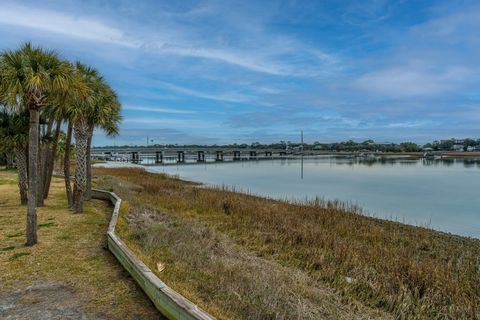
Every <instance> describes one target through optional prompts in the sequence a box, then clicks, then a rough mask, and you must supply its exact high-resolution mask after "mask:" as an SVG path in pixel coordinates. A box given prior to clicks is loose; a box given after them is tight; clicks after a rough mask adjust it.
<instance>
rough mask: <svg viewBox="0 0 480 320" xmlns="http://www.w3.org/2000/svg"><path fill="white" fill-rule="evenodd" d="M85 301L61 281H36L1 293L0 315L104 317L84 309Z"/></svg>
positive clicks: (82, 318)
mask: <svg viewBox="0 0 480 320" xmlns="http://www.w3.org/2000/svg"><path fill="white" fill-rule="evenodd" d="M84 304H85V301H83V299H82V298H81V297H79V296H78V295H77V294H75V292H73V290H72V289H70V288H68V287H66V286H65V285H63V284H61V283H55V282H46V281H37V282H35V283H34V284H32V285H29V286H20V287H19V289H17V290H15V291H14V292H5V293H0V319H6V320H9V319H12V320H13V319H16V320H22V319H25V320H27V319H28V320H30V319H38V320H41V319H78V320H84V319H107V318H106V317H105V315H104V314H99V313H92V312H85V311H83V310H82V306H83V305H84Z"/></svg>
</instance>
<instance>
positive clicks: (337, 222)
mask: <svg viewBox="0 0 480 320" xmlns="http://www.w3.org/2000/svg"><path fill="white" fill-rule="evenodd" d="M95 172H96V173H97V174H107V175H114V176H116V177H118V178H120V179H121V180H120V182H119V181H114V180H111V179H110V180H109V179H102V181H101V184H102V185H103V186H108V187H109V188H110V187H111V188H113V189H114V190H115V192H119V194H120V196H122V197H125V198H126V199H127V200H128V201H130V202H131V203H133V204H135V205H141V206H142V208H143V209H142V210H145V212H147V216H150V219H153V222H152V221H151V222H149V223H144V224H143V225H142V224H136V223H135V222H134V221H136V220H139V219H134V218H133V217H134V216H135V212H136V211H135V210H133V211H132V212H131V213H130V216H129V217H130V220H131V221H130V228H128V227H127V226H124V228H123V231H122V232H123V235H124V236H128V235H130V236H131V237H130V243H131V244H132V245H134V246H136V248H137V249H138V251H140V252H141V254H142V255H143V257H144V259H147V262H148V263H150V264H151V266H154V265H155V264H154V262H155V260H156V259H160V260H162V259H163V260H166V262H167V264H168V265H169V266H167V269H168V268H170V270H171V271H170V272H165V275H163V274H162V278H163V277H166V278H167V280H170V279H171V280H172V281H173V282H174V283H175V284H178V287H179V288H180V289H183V290H185V292H187V293H188V294H190V296H194V297H195V298H200V300H201V301H204V302H205V304H207V305H209V304H210V305H215V299H216V298H218V297H217V296H215V295H214V297H215V298H213V297H212V296H211V294H212V288H210V287H209V286H208V285H206V284H202V283H200V284H198V283H197V284H193V283H191V282H195V281H205V283H210V282H215V281H216V282H218V285H215V286H213V288H216V289H218V287H219V286H220V287H228V286H229V281H231V279H236V278H237V277H240V278H242V276H245V278H244V279H242V281H247V280H250V281H255V279H256V278H257V277H258V274H259V271H258V270H262V268H263V267H262V263H265V264H266V265H265V268H267V269H271V270H274V268H273V267H272V266H270V265H269V264H274V265H275V266H277V267H278V268H279V269H275V270H276V271H274V272H273V273H275V272H278V274H279V277H277V278H275V279H271V278H270V279H267V278H265V279H262V278H261V279H262V280H260V281H261V282H262V285H265V286H266V287H268V288H264V291H261V290H260V291H258V292H257V293H252V294H251V295H249V294H248V290H247V291H246V292H244V294H243V295H242V294H240V297H241V299H240V298H239V299H234V298H232V301H235V303H234V304H241V305H243V304H244V303H246V306H243V307H241V308H240V309H241V310H240V311H238V310H237V311H235V312H234V313H233V314H235V316H236V317H239V316H241V317H244V318H249V317H250V316H251V314H250V313H249V312H248V311H247V310H249V308H248V305H250V304H253V305H255V306H256V307H255V308H259V305H261V304H262V303H265V304H266V305H269V303H268V301H267V300H268V299H266V298H265V297H269V296H270V295H271V294H274V293H275V290H276V289H278V290H279V292H282V294H281V295H284V294H287V293H288V294H289V295H290V297H292V296H295V294H297V292H298V291H297V289H298V288H297V289H291V290H290V291H282V289H281V288H282V284H284V283H285V284H286V286H287V287H289V288H291V287H290V286H291V282H289V280H288V279H294V278H295V277H294V276H293V275H294V274H296V273H297V272H300V273H301V274H302V277H306V278H303V279H305V280H304V282H301V281H300V282H295V283H296V284H298V285H299V288H303V289H299V290H300V291H301V290H305V288H307V287H308V284H310V285H311V286H312V287H316V288H320V290H321V291H322V290H325V285H328V287H329V288H333V289H335V292H336V293H337V294H338V295H339V296H341V297H342V298H341V299H342V303H343V304H344V305H346V306H350V307H352V305H353V306H355V307H354V308H359V307H358V303H359V302H360V303H361V304H362V305H363V306H366V307H367V308H365V307H363V309H361V310H362V312H365V314H367V315H369V316H370V315H371V314H373V313H370V314H369V313H368V312H371V308H373V309H377V310H382V311H383V312H387V313H389V314H391V315H393V316H395V317H397V318H403V319H445V318H452V319H478V318H480V241H478V240H475V239H468V238H464V237H459V236H453V235H448V234H445V233H440V232H435V231H432V230H428V229H425V228H419V227H412V226H407V225H403V224H400V223H395V222H389V221H384V220H379V219H374V218H370V217H365V216H361V215H358V214H354V213H351V212H348V211H346V210H342V209H339V208H338V206H336V205H333V204H325V203H310V204H292V203H286V202H281V201H274V200H268V199H264V198H260V197H255V196H249V195H244V194H239V193H234V192H230V191H228V190H221V189H210V188H199V187H197V186H195V185H193V184H191V183H186V182H183V181H180V180H178V179H173V178H168V177H166V176H163V175H156V174H149V173H147V172H144V171H143V170H132V169H96V170H95ZM129 190H130V191H129ZM132 190H133V191H132ZM154 209H157V211H155V210H154ZM152 210H153V211H152ZM159 212H162V213H159ZM144 215H145V214H144ZM137 216H138V214H137ZM159 217H160V218H159ZM155 219H159V220H158V221H156V220H155ZM171 219H174V222H171ZM140 220H142V219H140ZM177 224H178V225H177ZM179 226H181V227H179ZM202 230H203V231H202ZM184 233H187V234H185V235H182V234H184ZM210 233H211V234H213V235H211V234H210ZM211 237H213V239H217V240H215V241H213V240H211ZM202 241H206V243H204V242H202ZM212 241H213V242H212ZM212 243H213V244H212ZM179 244H181V247H182V248H179V247H180V245H179ZM188 246H190V248H185V247H188ZM216 246H219V247H220V248H221V249H218V250H220V252H223V251H222V250H226V251H227V252H229V254H227V256H228V257H232V256H238V257H239V258H238V259H239V260H240V261H242V259H243V258H242V257H244V255H247V256H252V255H254V256H255V259H261V260H259V261H261V263H259V262H258V263H257V262H256V263H255V265H257V267H258V268H259V269H258V270H257V269H255V270H257V271H254V269H248V267H247V266H242V267H239V268H234V269H231V264H229V260H228V259H227V260H225V261H224V260H222V259H220V260H218V255H217V254H216V251H215V250H216V249H215V248H216ZM224 246H226V247H227V248H229V249H222V248H223V247H224ZM212 247H213V248H212ZM231 248H234V249H231ZM232 250H233V251H232ZM212 252H213V253H212ZM184 254H185V255H186V256H182V255H184ZM220 256H222V255H221V254H220ZM208 259H210V260H212V259H213V260H214V261H216V263H217V264H216V265H215V268H217V269H216V270H215V271H212V272H210V270H201V269H199V268H198V267H199V266H200V267H202V268H203V267H205V266H206V265H205V264H204V263H203V261H204V260H208ZM238 259H237V260H238ZM190 260H191V261H190ZM237 263H240V262H238V261H237ZM267 265H268V267H267ZM208 266H209V268H210V267H211V265H208ZM241 269H245V270H248V272H246V273H245V272H243V273H242V272H241ZM197 273H201V274H202V276H200V277H199V278H198V279H197V277H196V276H192V275H194V274H197ZM282 273H283V275H284V276H280V275H281V274H282ZM260 274H261V271H260ZM190 278H192V280H191V282H190V281H188V279H190ZM265 283H271V284H274V285H272V286H269V285H268V284H265ZM322 286H323V287H322ZM180 291H182V290H180ZM233 291H234V292H235V290H233ZM327 291H328V290H327ZM303 293H304V294H305V295H303V296H302V295H301V294H300V295H297V296H295V297H302V299H303V298H305V297H313V298H312V299H313V300H308V299H307V300H308V301H309V302H308V303H305V302H304V301H307V300H301V299H299V300H298V301H300V300H301V301H302V302H301V303H299V304H303V305H305V306H308V307H306V309H309V310H311V309H314V307H312V306H317V307H318V306H321V304H322V302H321V301H320V300H322V299H320V300H315V297H316V294H314V293H311V292H310V293H308V294H307V293H306V292H305V291H303ZM188 294H187V295H188ZM329 294H330V291H329ZM305 299H306V298H305ZM245 301H247V302H245ZM331 301H336V302H338V299H335V298H332V300H331ZM196 302H197V301H196ZM222 303H224V302H223V301H222ZM281 303H285V302H281ZM332 303H333V304H332V305H331V306H333V305H335V302H332ZM276 306H277V307H278V305H276ZM339 306H341V304H340V305H337V307H339ZM217 308H218V309H222V308H223V309H222V310H225V309H226V310H230V309H229V308H232V307H231V306H228V305H227V306H225V305H218V306H217ZM368 308H370V309H368ZM207 309H208V307H207ZM325 309H327V310H329V307H326V308H325ZM242 310H243V311H245V313H242V312H243V311H242ZM226 314H227V315H230V316H231V314H230V313H228V312H227V313H226ZM357 314H358V313H357ZM324 315H326V314H324ZM329 315H330V317H331V318H334V317H335V315H333V314H329ZM377 315H378V314H377ZM277 316H278V315H277ZM325 317H327V318H328V316H325ZM287 318H288V317H287ZM259 319H260V318H259Z"/></svg>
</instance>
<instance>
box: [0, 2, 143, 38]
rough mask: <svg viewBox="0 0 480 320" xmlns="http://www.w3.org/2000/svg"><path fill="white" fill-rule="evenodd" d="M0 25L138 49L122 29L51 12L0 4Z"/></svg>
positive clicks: (92, 20) (83, 18)
mask: <svg viewBox="0 0 480 320" xmlns="http://www.w3.org/2000/svg"><path fill="white" fill-rule="evenodd" d="M0 24H6V25H13V26H19V27H25V28H32V29H37V30H41V31H47V32H54V33H58V34H62V35H65V36H70V37H76V38H82V39H85V40H92V41H100V42H105V43H111V44H116V45H121V46H126V47H138V46H139V44H138V43H135V42H132V41H129V40H126V39H125V36H124V33H123V32H122V31H121V30H119V29H116V28H113V27H110V26H108V25H106V24H104V23H103V22H100V21H97V20H94V19H89V18H85V17H80V16H73V15H69V14H66V13H62V12H58V11H52V10H44V9H37V8H31V7H23V6H17V5H5V4H4V5H0Z"/></svg>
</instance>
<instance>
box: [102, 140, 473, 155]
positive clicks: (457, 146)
mask: <svg viewBox="0 0 480 320" xmlns="http://www.w3.org/2000/svg"><path fill="white" fill-rule="evenodd" d="M106 147H110V148H114V146H106ZM115 147H117V148H128V147H144V146H142V145H123V146H115ZM149 147H150V148H179V147H182V148H212V147H213V148H238V149H284V150H288V149H298V148H300V147H301V145H300V143H298V142H291V141H279V142H274V143H260V142H253V143H251V144H247V143H242V144H237V143H233V144H221V145H218V144H213V145H201V144H188V145H187V144H183V145H179V144H152V145H150V146H149ZM303 149H304V150H319V151H330V152H356V151H358V152H361V151H365V152H420V151H424V150H428V149H431V150H433V151H450V150H457V151H473V150H477V149H478V150H480V139H476V140H475V139H469V138H467V139H454V138H452V139H449V140H439V141H437V140H435V141H433V142H430V143H427V144H425V145H419V144H417V143H414V142H401V143H393V142H385V143H379V142H375V141H373V140H365V141H362V142H356V141H353V140H348V141H342V142H333V143H322V142H318V141H315V142H314V143H304V144H303Z"/></svg>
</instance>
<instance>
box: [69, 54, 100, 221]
mask: <svg viewBox="0 0 480 320" xmlns="http://www.w3.org/2000/svg"><path fill="white" fill-rule="evenodd" d="M75 76H76V79H77V81H78V88H77V90H76V96H75V100H76V103H75V104H74V105H73V106H72V108H71V109H70V115H71V119H72V121H73V132H74V136H75V146H76V154H75V156H76V157H75V160H76V169H75V183H74V185H73V205H74V212H75V213H80V212H83V197H84V192H85V190H86V187H87V147H88V137H89V125H88V118H89V116H90V114H91V113H92V112H93V110H94V105H95V93H96V91H97V87H96V86H97V85H98V82H97V79H98V73H97V71H96V70H95V69H93V68H91V67H89V66H85V65H83V64H81V63H80V62H77V63H76V64H75ZM77 81H76V82H77Z"/></svg>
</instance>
